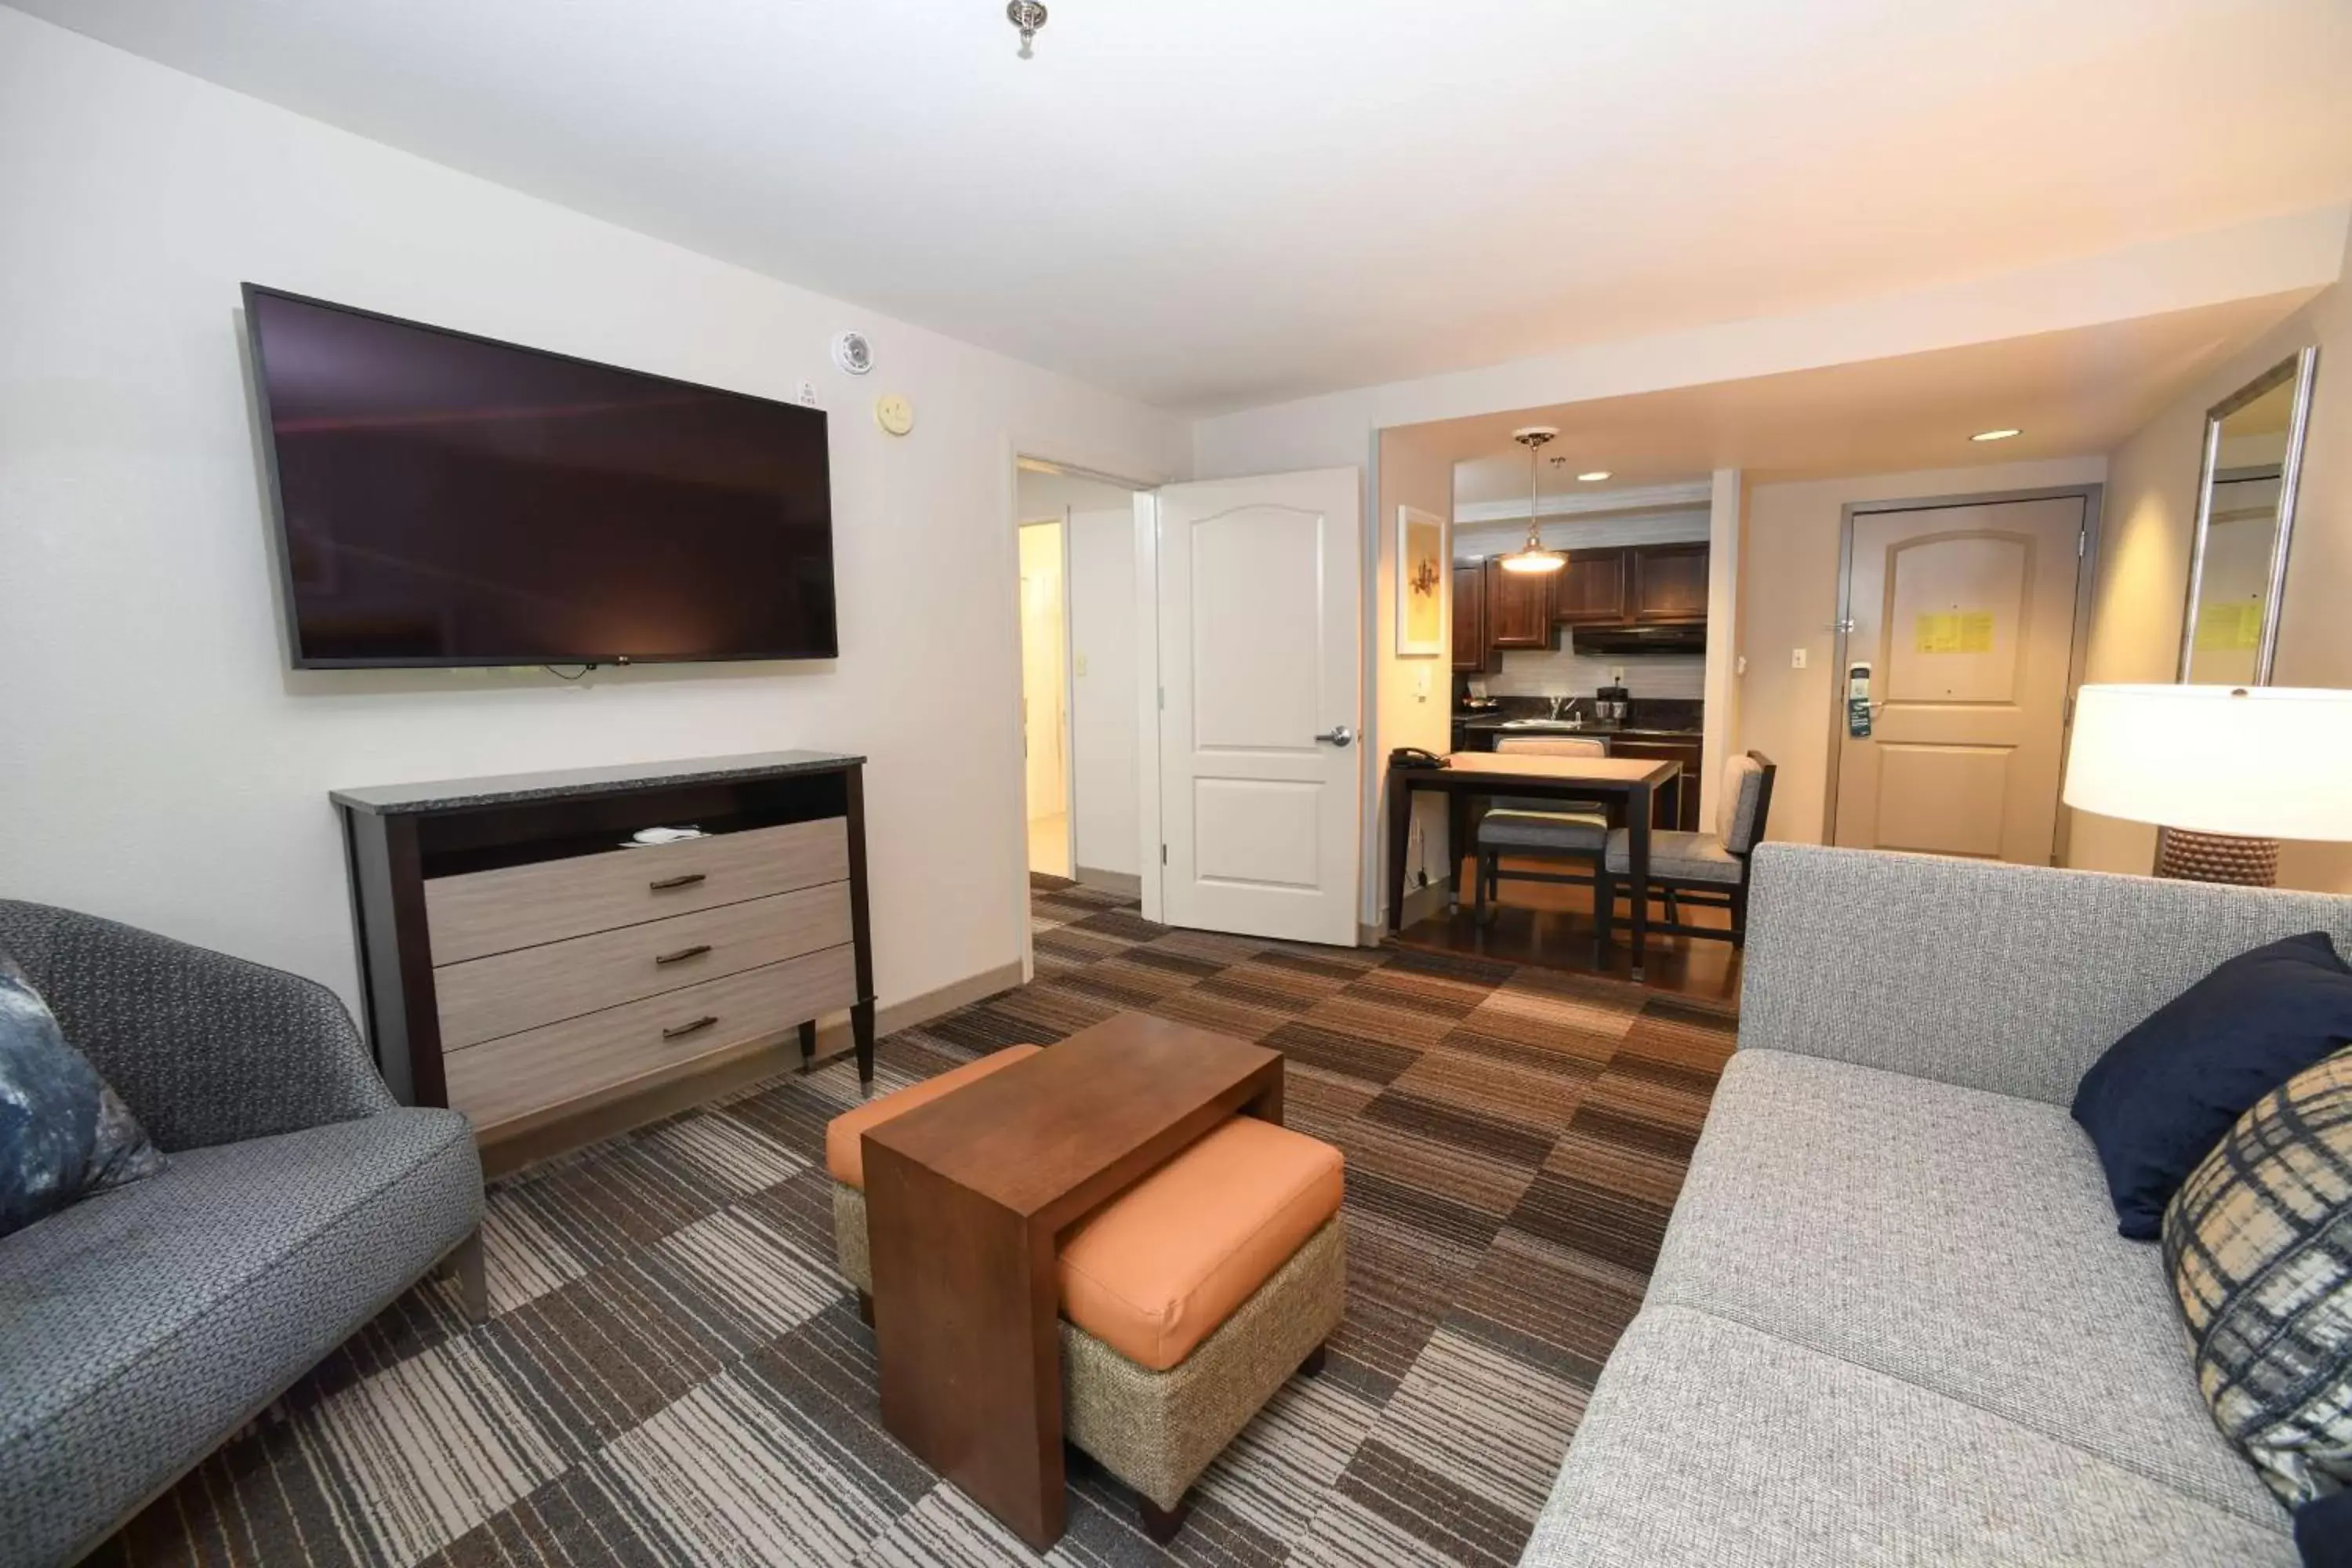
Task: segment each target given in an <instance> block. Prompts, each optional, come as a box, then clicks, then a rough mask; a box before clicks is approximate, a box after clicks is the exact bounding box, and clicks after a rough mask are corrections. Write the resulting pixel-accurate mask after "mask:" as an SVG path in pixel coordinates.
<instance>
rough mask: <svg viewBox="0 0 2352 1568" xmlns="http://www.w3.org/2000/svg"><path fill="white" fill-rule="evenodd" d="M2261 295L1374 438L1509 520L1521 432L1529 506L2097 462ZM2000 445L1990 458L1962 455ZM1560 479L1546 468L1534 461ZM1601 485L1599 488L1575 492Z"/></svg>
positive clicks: (2224, 339) (2253, 327) (2205, 365)
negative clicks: (2068, 460)
mask: <svg viewBox="0 0 2352 1568" xmlns="http://www.w3.org/2000/svg"><path fill="white" fill-rule="evenodd" d="M2306 297H2307V296H2305V295H2302V294H2293V295H2271V296H2267V297H2265V298H2263V299H2258V300H2234V301H2232V302H2231V303H2229V304H2225V305H2210V306H2206V307H2204V308H2202V309H2200V310H2176V311H2171V312H2168V313H2167V314H2164V315H2160V316H2140V317H2136V318H2133V319H2131V320H2129V321H2116V322H2112V323H2109V324H2106V325H2104V326H2097V327H2082V328H2077V329H2075V330H2074V331H2063V332H2042V333H2037V334H2035V335H2033V336H2032V337H2023V338H2006V339H2002V340H2000V341H1999V342H1990V343H1976V344H1971V345H1969V347H1966V348H1957V349H1943V350H1939V351H1937V352H1936V353H1920V354H1905V355H1901V356H1899V357H1896V358H1894V359H1878V360H1864V361H1862V362H1859V363H1853V364H1842V365H1832V366H1830V367H1827V368H1825V369H1821V370H1806V371H1792V372H1790V373H1789V374H1785V375H1765V376H1754V377H1750V378H1748V379H1747V380H1743V381H1719V382H1714V383H1710V384H1706V385H1704V386H1688V387H1676V388H1675V389H1673V390H1671V391H1666V392H1652V393H1643V394H1642V395H1638V396H1633V397H1610V398H1600V399H1595V400H1593V401H1591V402H1587V403H1569V404H1561V405H1557V406H1554V407H1549V408H1524V409H1517V410H1515V411H1512V412H1510V413H1506V414H1496V415H1489V416H1481V417H1478V418H1475V419H1452V420H1445V421H1443V422H1440V423H1436V424H1431V425H1416V426H1407V427H1404V428H1402V429H1401V430H1391V431H1390V432H1389V433H1388V436H1387V437H1386V438H1387V439H1390V440H1396V439H1405V440H1410V441H1412V443H1413V444H1414V445H1415V446H1416V447H1419V448H1420V449H1422V450H1423V451H1425V452H1429V453H1431V454H1433V455H1438V454H1443V455H1444V456H1445V457H1448V458H1452V459H1454V463H1455V465H1456V466H1455V468H1454V503H1455V504H1456V505H1457V506H1459V505H1464V504H1472V503H1480V502H1516V503H1517V512H1518V514H1519V515H1520V516H1525V515H1526V511H1527V500H1528V458H1527V453H1526V452H1525V451H1524V450H1523V449H1521V448H1519V447H1515V446H1513V445H1512V444H1511V431H1512V430H1513V429H1515V428H1517V427H1518V426H1523V425H1553V426H1559V430H1560V435H1559V439H1558V440H1555V441H1554V442H1552V443H1551V444H1550V445H1549V446H1548V447H1545V448H1544V454H1545V458H1546V462H1545V465H1544V468H1543V473H1542V480H1541V484H1540V495H1541V505H1542V508H1543V510H1545V511H1546V512H1547V513H1549V512H1550V511H1551V510H1554V502H1555V498H1557V497H1559V496H1561V495H1563V494H1564V495H1568V496H1571V497H1574V498H1576V500H1577V502H1578V503H1579V504H1580V505H1590V504H1591V503H1593V502H1594V501H1596V500H1597V499H1598V498H1599V497H1601V496H1603V495H1607V494H1610V493H1612V492H1615V491H1618V490H1621V489H1626V488H1629V487H1630V488H1634V489H1640V488H1644V487H1651V486H1657V485H1669V484H1675V483H1678V482H1682V481H1687V480H1691V479H1704V478H1705V477H1706V475H1707V474H1708V473H1709V472H1710V471H1711V470H1713V469H1716V468H1739V469H1743V470H1745V471H1746V473H1747V475H1748V478H1749V479H1764V480H1778V479H1829V478H1837V477H1843V476H1845V475H1853V474H1874V473H1898V472H1904V471H1906V470H1910V469H1917V468H1968V467H1970V466H1973V465H1975V464H1979V463H2009V462H2017V461H2021V460H2030V459H2032V458H2063V457H2078V456H2083V455H2085V454H2090V453H2098V452H2108V451H2112V450H2114V449H2115V448H2116V447H2117V446H2119V445H2121V444H2122V443H2123V442H2124V441H2125V440H2126V439H2127V438H2128V437H2131V436H2133V435H2135V434H2136V433H2137V432H2138V431H2139V430H2140V429H2141V428H2142V427H2143V426H2146V425H2147V423H2148V421H2149V420H2150V419H2151V418H2153V417H2154V416H2155V415H2156V414H2157V413H2158V411H2159V410H2160V409H2162V408H2163V407H2164V406H2165V405H2167V404H2168V403H2170V402H2171V401H2172V400H2173V399H2174V398H2175V397H2178V396H2179V395H2180V394H2181V393H2182V392H2183V391H2184V390H2185V389H2186V388H2187V387H2188V386H2189V384H2190V383H2191V382H2192V381H2194V380H2195V379H2196V378H2197V377H2198V376H2200V375H2201V374H2204V373H2205V372H2206V371H2207V370H2209V369H2210V368H2211V367H2212V366H2214V365H2216V364H2218V363H2221V361H2222V360H2223V359H2224V358H2226V357H2228V356H2229V355H2230V354H2231V353H2235V352H2237V351H2238V350H2239V349H2241V348H2243V347H2244V346H2245V345H2246V344H2248V343H2250V342H2252V341H2253V340H2254V339H2255V338H2257V337H2259V336H2261V335H2262V334H2263V332H2264V331H2268V330H2269V329H2270V328H2272V327H2273V326H2275V325H2276V324H2277V323H2278V322H2279V321H2283V320H2284V319H2285V318H2286V317H2287V316H2288V315H2289V314H2291V313H2292V312H2293V310H2294V308H2295V306H2296V305H2297V304H2299V303H2300V302H2301V301H2302V300H2304V299H2305V298H2306ZM2009 428H2014V429H2017V430H2019V431H2021V434H2020V435H2019V436H2017V437H2015V438H2013V439H2011V440H2006V441H1987V442H1978V441H1971V440H1970V439H1969V437H1971V436H1973V435H1975V434H1976V433H1978V432H1979V431H1982V430H1992V429H2009ZM1554 457H1558V458H1561V459H1562V461H1561V462H1560V463H1559V465H1558V466H1554V465H1553V464H1552V463H1551V461H1550V459H1551V458H1554ZM1604 468H1605V469H1607V470H1609V473H1610V477H1609V479H1608V481H1607V482H1606V483H1605V484H1589V485H1588V484H1579V483H1578V482H1577V480H1576V478H1575V476H1576V475H1577V474H1578V473H1580V472H1588V471H1591V470H1596V469H1604Z"/></svg>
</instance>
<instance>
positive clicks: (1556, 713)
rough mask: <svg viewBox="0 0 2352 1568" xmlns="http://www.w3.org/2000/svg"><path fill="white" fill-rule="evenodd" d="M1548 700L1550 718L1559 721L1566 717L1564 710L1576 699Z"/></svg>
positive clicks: (1558, 698)
mask: <svg viewBox="0 0 2352 1568" xmlns="http://www.w3.org/2000/svg"><path fill="white" fill-rule="evenodd" d="M1575 700H1576V699H1575V698H1573V697H1554V698H1551V699H1549V701H1550V703H1551V716H1552V717H1553V718H1555V719H1559V718H1564V717H1565V716H1566V710H1567V708H1568V706H1569V704H1570V703H1571V702H1574V701H1575Z"/></svg>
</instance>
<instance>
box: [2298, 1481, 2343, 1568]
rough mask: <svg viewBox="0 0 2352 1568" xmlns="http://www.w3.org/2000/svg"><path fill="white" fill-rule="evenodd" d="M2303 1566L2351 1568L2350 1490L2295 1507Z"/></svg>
mask: <svg viewBox="0 0 2352 1568" xmlns="http://www.w3.org/2000/svg"><path fill="white" fill-rule="evenodd" d="M2294 1544H2295V1549H2296V1550H2297V1551H2299V1552H2302V1553H2303V1568H2352V1492H2330V1493H2329V1494H2328V1495H2327V1496H2326V1497H2324V1498H2320V1499H2317V1500H2315V1501H2312V1502H2307V1503H2305V1504H2304V1505H2303V1506H2302V1507H2301V1508H2299V1509H2296V1510H2294Z"/></svg>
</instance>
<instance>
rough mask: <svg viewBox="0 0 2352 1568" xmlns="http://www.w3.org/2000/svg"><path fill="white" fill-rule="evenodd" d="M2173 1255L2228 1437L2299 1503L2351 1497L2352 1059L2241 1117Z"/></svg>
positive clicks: (2167, 1233) (2217, 1155)
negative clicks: (2341, 1494)
mask: <svg viewBox="0 0 2352 1568" xmlns="http://www.w3.org/2000/svg"><path fill="white" fill-rule="evenodd" d="M2164 1258H2165V1262H2166V1263H2167V1264H2168V1266H2169V1267H2170V1268H2171V1271H2172V1288H2173V1292H2174V1294H2175V1296H2176V1297H2177V1298H2178V1299H2179V1303H2180V1315H2181V1316H2182V1317H2183V1318H2184V1319H2185V1320H2187V1321H2188V1324H2189V1340H2190V1342H2191V1343H2192V1344H2193V1346H2194V1347H2195V1350H2196V1355H2197V1381H2198V1383H2199V1384H2200V1386H2201V1387H2202V1388H2203V1389H2204V1391H2205V1399H2206V1403H2208V1404H2209V1405H2211V1406H2212V1407H2213V1419H2214V1421H2215V1422H2216V1423H2217V1424H2218V1425H2219V1426H2221V1432H2222V1435H2223V1436H2227V1437H2228V1438H2229V1439H2230V1441H2231V1442H2232V1443H2235V1444H2236V1445H2237V1446H2238V1447H2240V1448H2241V1449H2242V1450H2243V1451H2244V1453H2245V1455H2246V1457H2247V1458H2250V1459H2252V1461H2253V1462H2254V1465H2255V1468H2258V1469H2260V1470H2261V1471H2262V1475H2263V1480H2265V1481H2267V1482H2269V1483H2270V1487H2271V1489H2272V1490H2273V1491H2275V1492H2276V1493H2278V1495H2279V1497H2280V1499H2281V1500H2283V1501H2284V1502H2285V1503H2286V1504H2287V1505H2288V1506H2289V1507H2291V1508H2292V1507H2296V1506H2299V1505H2301V1504H2304V1503H2306V1502H2310V1501H2312V1500H2314V1499H2315V1498H2320V1497H2326V1496H2328V1495H2329V1494H2332V1493H2335V1492H2337V1491H2340V1490H2344V1489H2347V1488H2352V1050H2342V1051H2338V1052H2337V1053H2336V1055H2334V1056H2332V1057H2329V1058H2326V1060H2324V1061H2322V1062H2320V1063H2318V1064H2317V1065H2316V1066H2314V1067H2310V1068H2305V1069H2304V1070H2303V1071H2302V1072H2301V1073H2298V1074H2297V1075H2296V1076H2295V1077H2294V1078H2292V1079H2288V1080H2287V1081H2286V1082H2285V1083H2284V1084H2283V1085H2281V1086H2280V1087H2279V1088H2277V1089H2273V1090H2272V1091H2271V1092H2270V1093H2269V1094H2267V1095H2265V1096H2263V1098H2262V1099H2261V1100H2256V1101H2255V1102H2254V1106H2253V1109H2252V1110H2249V1111H2247V1112H2246V1113H2245V1115H2243V1116H2242V1117H2240V1118H2239V1119H2238V1124H2237V1125H2236V1126H2235V1127H2232V1128H2231V1129H2230V1132H2229V1135H2228V1136H2227V1137H2225V1138H2223V1139H2222V1140H2221V1143H2220V1144H2219V1145H2217V1146H2216V1147H2215V1148H2214V1150H2213V1152H2211V1153H2210V1154H2208V1155H2207V1156H2206V1157H2205V1161H2204V1163H2202V1164H2200V1165H2199V1166H2198V1167H2197V1169H2196V1171H2195V1172H2193V1173H2191V1174H2190V1176H2189V1180H2188V1182H2187V1183H2186V1184H2183V1185H2182V1187H2181V1189H2180V1191H2179V1194H2178V1195H2176V1196H2175V1197H2174V1198H2173V1200H2172V1205H2171V1207H2170V1208H2168V1209H2167V1210H2166V1211H2165V1215H2164Z"/></svg>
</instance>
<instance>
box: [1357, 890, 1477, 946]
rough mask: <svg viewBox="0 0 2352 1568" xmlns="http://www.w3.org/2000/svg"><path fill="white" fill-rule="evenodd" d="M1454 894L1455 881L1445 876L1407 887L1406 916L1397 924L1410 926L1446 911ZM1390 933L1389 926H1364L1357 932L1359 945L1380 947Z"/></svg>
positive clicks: (1405, 899)
mask: <svg viewBox="0 0 2352 1568" xmlns="http://www.w3.org/2000/svg"><path fill="white" fill-rule="evenodd" d="M1453 896H1454V883H1453V881H1452V880H1451V879H1448V878H1444V877H1440V878H1438V879H1435V880H1434V881H1432V882H1430V883H1429V884H1428V885H1426V886H1424V887H1419V888H1409V889H1406V890H1405V895H1404V918H1403V919H1402V920H1400V921H1397V924H1398V925H1400V926H1409V925H1411V924H1412V923H1413V921H1424V920H1427V919H1428V918H1429V917H1430V916H1432V915H1435V914H1443V913H1444V912H1445V906H1446V905H1447V903H1449V902H1450V901H1452V899H1453ZM1388 934H1389V928H1388V927H1387V926H1385V925H1369V926H1364V927H1362V928H1360V931H1358V933H1357V937H1358V945H1359V946H1361V947H1378V946H1380V945H1381V942H1385V941H1386V940H1387V939H1388Z"/></svg>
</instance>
